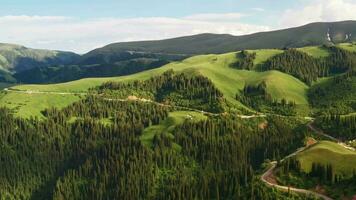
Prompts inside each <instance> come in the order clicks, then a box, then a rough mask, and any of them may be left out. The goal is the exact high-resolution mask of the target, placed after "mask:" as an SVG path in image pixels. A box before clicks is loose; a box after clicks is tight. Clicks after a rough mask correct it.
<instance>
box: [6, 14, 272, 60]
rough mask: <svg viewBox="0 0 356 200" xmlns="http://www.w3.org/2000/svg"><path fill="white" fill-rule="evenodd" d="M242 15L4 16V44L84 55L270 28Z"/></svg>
mask: <svg viewBox="0 0 356 200" xmlns="http://www.w3.org/2000/svg"><path fill="white" fill-rule="evenodd" d="M241 17H243V15H242V14H240V13H226V14H215V13H207V14H197V15H191V16H186V17H182V18H168V17H150V18H127V19H125V18H100V19H88V20H80V19H76V18H68V17H62V16H25V15H23V16H4V17H0V27H2V29H1V30H0V38H2V40H3V41H2V42H7V43H17V44H22V45H26V46H30V47H34V48H46V49H59V50H70V51H75V52H79V53H84V52H86V51H89V50H91V49H93V48H97V47H100V46H103V45H106V44H108V43H112V42H122V41H134V40H152V39H162V38H171V37H177V36H184V35H192V34H198V33H207V32H209V33H229V34H234V35H242V34H248V33H253V32H258V31H266V30H269V28H268V27H267V26H257V25H250V24H245V23H241V22H239V19H240V18H241Z"/></svg>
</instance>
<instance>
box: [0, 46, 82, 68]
mask: <svg viewBox="0 0 356 200" xmlns="http://www.w3.org/2000/svg"><path fill="white" fill-rule="evenodd" d="M79 57H80V56H79V55H77V54H75V53H71V52H63V51H50V50H39V49H31V48H26V47H24V46H20V45H14V44H0V69H3V70H5V71H9V72H21V71H25V70H29V69H32V68H35V67H46V66H53V65H67V64H71V63H73V62H76V60H77V59H78V58H79Z"/></svg>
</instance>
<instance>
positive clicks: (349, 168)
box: [297, 141, 356, 177]
mask: <svg viewBox="0 0 356 200" xmlns="http://www.w3.org/2000/svg"><path fill="white" fill-rule="evenodd" d="M297 159H298V160H299V161H300V162H301V168H302V170H304V171H305V172H310V171H311V168H312V163H313V162H314V163H320V164H323V165H327V164H331V165H332V166H333V167H334V169H335V173H341V174H342V175H343V176H346V177H350V176H352V175H353V172H354V170H356V167H355V166H356V153H355V151H351V150H348V149H346V148H344V147H343V146H341V145H339V144H336V143H334V142H329V141H321V142H319V143H317V144H316V145H314V146H312V147H310V148H309V149H307V150H305V151H304V152H302V153H300V154H299V155H298V156H297ZM345 160H348V161H349V162H343V161H345Z"/></svg>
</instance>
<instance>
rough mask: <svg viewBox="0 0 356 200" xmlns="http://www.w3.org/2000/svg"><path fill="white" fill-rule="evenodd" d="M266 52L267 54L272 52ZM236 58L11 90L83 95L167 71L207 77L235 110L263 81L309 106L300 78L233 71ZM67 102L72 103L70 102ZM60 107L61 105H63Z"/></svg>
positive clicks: (23, 107) (213, 57) (204, 58)
mask: <svg viewBox="0 0 356 200" xmlns="http://www.w3.org/2000/svg"><path fill="white" fill-rule="evenodd" d="M265 51H266V52H267V51H269V50H265ZM271 51H272V52H271V53H264V54H263V55H269V56H272V55H274V53H275V52H274V50H271ZM267 57H268V56H265V59H266V58H267ZM236 59H237V58H236V53H227V54H210V55H201V56H194V57H191V58H188V59H185V60H183V61H177V62H172V63H169V64H167V65H165V66H163V67H160V68H156V69H152V70H148V71H144V72H140V73H136V74H133V75H128V76H119V77H109V78H86V79H81V80H77V81H72V82H66V83H60V84H48V85H19V86H14V87H12V89H13V90H22V91H42V92H59V93H60V92H69V93H81V92H87V91H88V89H89V88H92V87H95V86H98V85H101V84H103V83H105V82H108V81H119V82H130V81H134V80H146V79H149V78H150V77H152V76H157V75H160V74H162V73H163V72H165V71H167V70H170V69H173V70H174V71H177V72H189V73H198V74H201V75H203V76H205V77H208V78H209V79H210V80H211V81H212V82H213V83H214V85H215V86H216V87H217V88H218V89H219V90H220V91H221V92H222V93H223V94H224V97H225V98H226V99H227V101H228V102H229V103H231V104H232V105H235V106H236V107H241V106H242V107H244V106H243V105H242V104H241V103H240V102H239V101H237V100H236V99H235V95H236V94H237V93H239V91H240V90H242V89H243V88H244V86H245V84H259V83H261V82H262V81H264V82H266V83H267V90H268V92H269V93H270V94H271V95H272V97H273V98H274V99H279V100H280V99H283V98H284V99H286V100H289V101H293V102H295V103H296V104H297V105H300V106H308V101H307V98H306V94H307V89H308V86H307V85H306V84H305V83H303V82H301V81H300V80H298V79H297V78H294V77H293V76H290V75H288V74H285V73H282V72H279V71H265V72H255V71H247V70H237V69H234V68H231V67H230V65H231V63H233V62H235V61H236ZM7 95H12V97H11V98H15V99H16V98H17V96H26V95H32V96H36V93H31V94H23V93H14V92H9V94H7ZM7 95H6V96H7ZM40 95H43V94H40ZM47 95H51V94H47ZM6 96H5V97H3V99H0V105H1V106H10V107H14V106H15V105H16V104H12V105H9V102H10V101H9V98H7V97H6ZM67 96H69V95H67ZM73 96H74V94H73ZM21 98H24V97H21ZM5 99H6V101H5ZM40 102H41V99H40V98H31V99H29V102H27V103H26V102H24V103H22V104H19V105H18V106H19V110H18V111H20V112H17V113H18V114H19V115H21V113H26V112H27V110H28V109H32V107H31V105H33V104H38V103H40ZM53 103H54V104H52V105H53V106H56V105H57V104H56V102H53ZM68 103H70V101H69V102H68ZM47 106H49V105H44V107H41V109H44V108H45V107H47ZM60 106H62V104H61V105H60ZM40 111H41V110H40V109H35V110H31V112H33V113H34V114H35V115H37V116H41V114H40Z"/></svg>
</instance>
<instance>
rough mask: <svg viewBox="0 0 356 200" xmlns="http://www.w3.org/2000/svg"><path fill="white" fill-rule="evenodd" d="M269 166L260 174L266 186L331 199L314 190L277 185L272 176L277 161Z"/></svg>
mask: <svg viewBox="0 0 356 200" xmlns="http://www.w3.org/2000/svg"><path fill="white" fill-rule="evenodd" d="M271 165H272V166H271V167H270V168H269V169H268V170H267V171H266V172H265V173H264V174H263V175H262V176H261V180H262V181H263V182H264V183H265V184H266V185H268V186H270V187H274V188H277V189H279V190H282V191H286V192H289V191H292V192H296V193H300V194H304V195H307V196H308V195H309V196H316V197H319V198H322V199H325V200H333V199H332V198H330V197H328V196H326V195H323V194H319V193H316V192H314V191H310V190H305V189H299V188H293V187H288V186H283V185H278V184H277V183H275V180H274V178H273V176H274V175H273V172H274V169H275V168H276V166H277V162H275V161H274V162H271Z"/></svg>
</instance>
